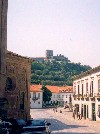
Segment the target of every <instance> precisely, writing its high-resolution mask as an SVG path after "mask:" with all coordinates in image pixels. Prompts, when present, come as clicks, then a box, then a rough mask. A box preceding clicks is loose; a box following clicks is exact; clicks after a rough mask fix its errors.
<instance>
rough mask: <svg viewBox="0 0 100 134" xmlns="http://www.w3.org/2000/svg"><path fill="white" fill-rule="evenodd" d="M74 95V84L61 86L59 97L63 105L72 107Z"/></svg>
mask: <svg viewBox="0 0 100 134" xmlns="http://www.w3.org/2000/svg"><path fill="white" fill-rule="evenodd" d="M72 97H73V87H72V86H62V87H59V98H58V101H59V103H60V105H62V106H69V108H70V110H71V109H72Z"/></svg>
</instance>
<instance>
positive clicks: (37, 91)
mask: <svg viewBox="0 0 100 134" xmlns="http://www.w3.org/2000/svg"><path fill="white" fill-rule="evenodd" d="M41 88H42V85H31V86H30V108H42V103H43V91H42V90H41Z"/></svg>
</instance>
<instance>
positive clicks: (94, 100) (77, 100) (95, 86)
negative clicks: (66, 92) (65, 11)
mask: <svg viewBox="0 0 100 134" xmlns="http://www.w3.org/2000/svg"><path fill="white" fill-rule="evenodd" d="M73 92H74V98H73V105H74V111H75V113H76V114H78V112H80V114H81V115H82V117H84V119H86V118H88V119H90V120H96V121H100V66H98V67H96V68H94V69H91V70H89V71H87V72H85V73H82V74H80V75H78V76H76V77H75V80H74V82H73Z"/></svg>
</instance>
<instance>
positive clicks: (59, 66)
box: [31, 60, 91, 86]
mask: <svg viewBox="0 0 100 134" xmlns="http://www.w3.org/2000/svg"><path fill="white" fill-rule="evenodd" d="M89 69H91V67H90V66H88V65H81V64H80V63H72V62H68V61H66V60H65V61H57V60H54V61H52V62H50V61H48V62H47V61H44V62H33V63H32V74H31V83H32V84H43V85H56V86H62V85H72V83H73V76H74V75H78V74H80V73H82V72H85V71H87V70H89Z"/></svg>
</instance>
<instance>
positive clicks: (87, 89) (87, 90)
mask: <svg viewBox="0 0 100 134" xmlns="http://www.w3.org/2000/svg"><path fill="white" fill-rule="evenodd" d="M86 93H88V82H87V83H86Z"/></svg>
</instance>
